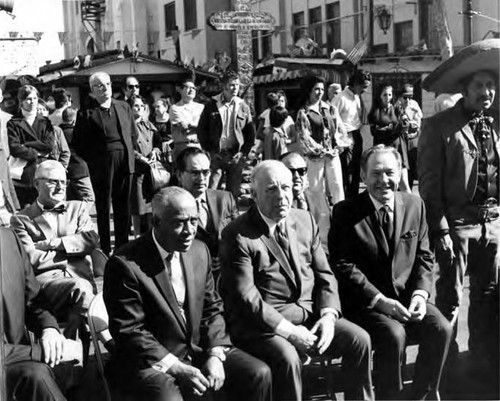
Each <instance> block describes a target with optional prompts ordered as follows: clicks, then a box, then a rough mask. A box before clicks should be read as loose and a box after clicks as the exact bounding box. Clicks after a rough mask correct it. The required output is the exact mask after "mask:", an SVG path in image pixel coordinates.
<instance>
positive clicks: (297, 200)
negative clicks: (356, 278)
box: [281, 152, 330, 256]
mask: <svg viewBox="0 0 500 401" xmlns="http://www.w3.org/2000/svg"><path fill="white" fill-rule="evenodd" d="M281 161H282V162H283V164H284V165H285V166H287V167H288V170H290V172H291V173H292V177H293V187H292V192H293V206H292V207H293V208H295V209H302V210H309V211H310V212H311V214H312V215H313V216H314V221H315V222H316V224H317V225H318V229H319V238H320V239H321V245H323V249H324V250H325V253H326V254H327V256H328V232H329V231H330V207H329V206H328V199H327V197H326V195H325V193H324V192H319V191H312V190H311V189H310V188H309V179H308V178H307V163H306V161H305V160H304V158H303V157H302V156H301V155H299V154H298V153H295V152H292V153H287V154H285V155H283V157H282V158H281Z"/></svg>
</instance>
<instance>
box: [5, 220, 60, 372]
mask: <svg viewBox="0 0 500 401" xmlns="http://www.w3.org/2000/svg"><path fill="white" fill-rule="evenodd" d="M0 266H1V268H2V299H3V314H2V319H3V324H4V332H5V333H4V347H5V362H6V363H14V362H20V361H30V360H36V361H40V360H41V357H42V351H41V348H40V345H38V344H36V345H34V344H31V343H30V339H29V336H28V335H27V331H26V329H29V330H30V331H32V332H33V333H35V335H36V336H39V335H40V334H41V332H42V330H43V329H45V328H48V327H54V328H56V329H58V328H59V327H58V325H57V322H56V319H55V318H54V316H52V315H51V314H50V313H49V312H48V311H47V310H45V309H43V308H42V306H41V305H42V304H43V302H42V299H41V294H40V286H39V284H38V282H37V280H36V278H35V275H34V274H33V269H32V268H31V265H30V262H29V259H28V256H27V255H26V252H25V251H24V248H23V245H22V244H21V241H19V239H18V238H17V237H16V235H15V234H14V232H13V231H11V230H9V229H7V228H2V227H0Z"/></svg>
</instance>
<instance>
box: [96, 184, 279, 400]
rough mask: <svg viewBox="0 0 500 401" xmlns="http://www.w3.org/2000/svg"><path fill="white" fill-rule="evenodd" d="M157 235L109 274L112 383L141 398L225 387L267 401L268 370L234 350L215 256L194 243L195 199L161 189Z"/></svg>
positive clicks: (118, 257) (139, 243)
mask: <svg viewBox="0 0 500 401" xmlns="http://www.w3.org/2000/svg"><path fill="white" fill-rule="evenodd" d="M152 209H153V230H152V232H150V233H149V234H146V235H144V236H142V237H140V238H138V239H136V240H135V241H133V242H131V243H129V244H128V245H126V246H124V247H122V248H121V249H119V250H118V251H117V252H116V253H115V255H114V256H113V257H112V258H111V259H110V260H109V262H108V264H107V266H106V271H105V275H104V301H105V303H106V307H107V310H108V313H109V327H110V331H111V335H112V336H113V338H114V340H115V342H116V352H115V353H114V354H113V357H112V359H111V361H110V366H109V375H108V376H109V378H110V382H111V383H112V387H113V386H120V388H121V390H122V391H126V392H127V393H128V394H130V395H132V396H133V397H134V398H135V399H137V400H152V401H154V400H158V401H160V400H161V401H166V400H168V401H180V400H183V399H184V397H188V396H190V395H191V396H192V395H193V394H195V395H202V394H204V393H205V392H207V391H218V390H219V389H221V388H224V389H225V392H226V393H227V395H228V398H227V399H228V400H238V401H239V400H248V401H259V400H270V399H271V372H270V370H269V367H268V366H267V365H266V364H265V363H264V362H262V361H259V360H258V359H256V358H254V357H252V356H250V355H248V354H246V353H244V352H243V351H241V350H239V349H237V348H235V347H233V346H232V344H231V342H230V340H229V336H228V335H227V334H226V324H225V322H224V317H223V307H222V300H221V299H220V297H219V295H218V293H217V292H216V291H215V288H214V280H213V276H212V272H211V270H210V255H209V252H208V249H207V247H206V245H205V244H204V243H203V242H201V241H198V240H196V239H195V234H196V226H197V223H198V212H197V208H196V202H195V200H194V198H193V196H192V195H191V194H190V193H189V192H187V191H186V190H184V189H182V188H178V187H167V188H163V189H161V190H160V191H159V192H158V193H157V194H156V195H155V196H154V197H153V201H152Z"/></svg>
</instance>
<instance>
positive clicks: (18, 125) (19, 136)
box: [7, 85, 54, 207]
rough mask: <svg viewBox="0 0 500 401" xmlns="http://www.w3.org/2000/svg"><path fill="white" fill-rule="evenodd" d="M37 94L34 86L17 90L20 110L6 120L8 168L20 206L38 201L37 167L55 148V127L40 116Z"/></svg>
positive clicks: (24, 86)
mask: <svg viewBox="0 0 500 401" xmlns="http://www.w3.org/2000/svg"><path fill="white" fill-rule="evenodd" d="M38 97H39V95H38V90H37V89H36V88H35V87H34V86H31V85H23V86H21V88H19V91H18V93H17V99H18V101H19V110H18V112H17V113H16V114H15V115H14V116H13V117H12V118H11V119H10V120H9V122H8V123H7V135H8V139H9V149H10V154H11V158H10V160H9V167H10V171H11V175H12V178H13V179H14V185H15V187H16V193H17V196H18V198H19V203H20V204H21V207H23V206H25V205H27V204H29V203H33V202H34V201H35V199H36V197H37V191H36V189H35V186H34V182H33V178H34V175H35V169H36V166H37V164H39V163H41V162H42V161H44V160H46V159H47V158H48V156H49V154H50V153H51V152H52V151H53V149H54V129H53V127H52V123H51V122H50V120H49V119H48V118H47V117H43V116H41V115H38V113H37V106H38Z"/></svg>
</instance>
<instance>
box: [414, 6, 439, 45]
mask: <svg viewBox="0 0 500 401" xmlns="http://www.w3.org/2000/svg"><path fill="white" fill-rule="evenodd" d="M419 7H420V12H419V35H420V40H422V39H423V40H425V43H426V45H427V47H428V48H429V49H436V48H438V47H439V44H438V37H437V32H438V31H437V29H432V27H433V23H434V21H433V16H432V1H431V0H422V1H421V2H420V3H419Z"/></svg>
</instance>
